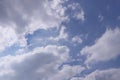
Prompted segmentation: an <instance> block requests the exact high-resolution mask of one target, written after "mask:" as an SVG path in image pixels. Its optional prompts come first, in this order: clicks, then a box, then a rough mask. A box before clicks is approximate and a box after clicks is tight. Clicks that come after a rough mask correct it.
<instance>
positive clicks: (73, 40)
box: [72, 36, 82, 45]
mask: <svg viewBox="0 0 120 80" xmlns="http://www.w3.org/2000/svg"><path fill="white" fill-rule="evenodd" d="M72 42H73V44H74V45H76V44H81V43H82V39H81V38H80V36H74V37H73V38H72Z"/></svg>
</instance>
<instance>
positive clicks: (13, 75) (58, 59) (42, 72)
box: [0, 45, 84, 80]
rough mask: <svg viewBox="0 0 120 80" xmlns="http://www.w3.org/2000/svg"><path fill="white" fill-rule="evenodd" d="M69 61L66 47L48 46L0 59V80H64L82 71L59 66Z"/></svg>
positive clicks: (77, 67) (80, 68) (72, 67)
mask: <svg viewBox="0 0 120 80" xmlns="http://www.w3.org/2000/svg"><path fill="white" fill-rule="evenodd" d="M68 59H69V49H68V48H67V47H66V46H56V45H48V46H46V47H38V48H35V49H34V50H33V51H31V52H28V53H25V54H20V55H16V56H5V57H1V58H0V79H1V80H56V79H57V80H66V79H69V78H71V77H72V76H74V75H76V74H78V73H80V72H81V71H83V70H84V67H81V66H69V65H64V66H63V67H62V69H59V66H60V65H61V64H62V63H63V62H65V61H67V60H68Z"/></svg>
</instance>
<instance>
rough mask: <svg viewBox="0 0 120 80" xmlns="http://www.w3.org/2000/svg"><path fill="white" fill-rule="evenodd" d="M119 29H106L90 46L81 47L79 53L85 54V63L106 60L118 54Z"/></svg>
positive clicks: (119, 46)
mask: <svg viewBox="0 0 120 80" xmlns="http://www.w3.org/2000/svg"><path fill="white" fill-rule="evenodd" d="M119 43H120V29H119V28H116V29H114V30H111V29H108V30H107V31H106V32H105V33H104V34H103V35H102V36H101V37H100V38H99V39H98V40H97V41H96V42H95V44H94V45H92V46H87V47H85V48H83V49H82V51H81V54H83V55H87V60H86V61H85V63H87V64H89V63H95V62H98V61H108V60H111V59H114V58H116V57H117V56H119V55H120V49H119V48H120V44H119Z"/></svg>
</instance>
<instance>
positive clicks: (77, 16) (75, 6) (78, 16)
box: [68, 3, 85, 21]
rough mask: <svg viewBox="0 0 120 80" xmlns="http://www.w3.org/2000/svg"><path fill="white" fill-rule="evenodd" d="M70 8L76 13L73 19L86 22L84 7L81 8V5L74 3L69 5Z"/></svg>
mask: <svg viewBox="0 0 120 80" xmlns="http://www.w3.org/2000/svg"><path fill="white" fill-rule="evenodd" d="M68 8H70V9H71V10H72V11H74V13H73V15H72V17H73V18H75V19H77V20H80V21H84V20H85V13H84V10H83V9H82V7H81V6H80V4H79V3H72V4H69V5H68Z"/></svg>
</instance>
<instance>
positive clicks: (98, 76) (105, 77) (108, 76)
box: [72, 68, 120, 80]
mask: <svg viewBox="0 0 120 80" xmlns="http://www.w3.org/2000/svg"><path fill="white" fill-rule="evenodd" d="M119 75H120V69H119V68H118V69H108V70H96V71H94V72H92V73H90V74H89V75H87V76H86V77H85V78H79V77H76V78H74V79H72V80H118V79H120V76H119Z"/></svg>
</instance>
